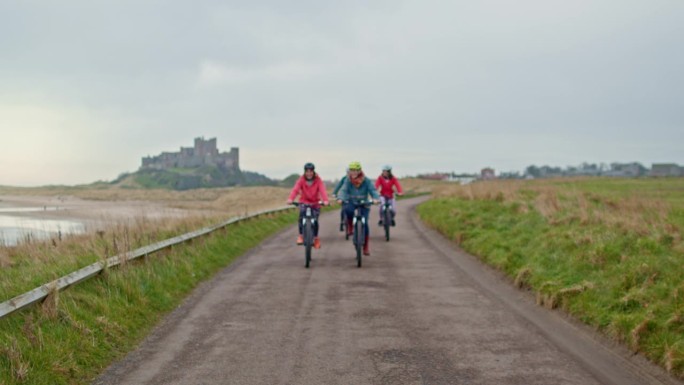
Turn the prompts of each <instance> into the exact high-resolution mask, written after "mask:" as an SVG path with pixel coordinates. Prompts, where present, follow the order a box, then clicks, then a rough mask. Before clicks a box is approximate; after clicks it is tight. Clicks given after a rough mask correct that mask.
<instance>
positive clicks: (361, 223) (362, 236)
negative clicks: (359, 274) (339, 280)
mask: <svg viewBox="0 0 684 385" xmlns="http://www.w3.org/2000/svg"><path fill="white" fill-rule="evenodd" d="M345 203H349V202H345ZM372 205H373V202H370V203H368V202H366V201H364V200H362V201H359V202H358V203H354V217H353V218H352V226H354V227H353V228H354V234H353V235H354V237H353V238H352V241H353V243H354V248H355V249H356V267H361V261H362V255H363V245H364V243H365V242H366V229H365V225H366V218H365V217H364V216H363V213H362V212H361V209H362V208H364V207H365V208H369V207H371V206H372Z"/></svg>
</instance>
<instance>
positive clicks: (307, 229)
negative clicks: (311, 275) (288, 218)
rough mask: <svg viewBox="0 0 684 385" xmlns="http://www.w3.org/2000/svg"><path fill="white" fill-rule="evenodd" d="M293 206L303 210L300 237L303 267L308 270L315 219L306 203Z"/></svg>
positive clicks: (297, 203)
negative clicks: (302, 241)
mask: <svg viewBox="0 0 684 385" xmlns="http://www.w3.org/2000/svg"><path fill="white" fill-rule="evenodd" d="M292 205H294V206H297V207H299V206H302V207H304V208H305V210H306V211H305V213H304V218H302V237H303V238H304V243H303V245H304V261H305V263H304V266H305V267H306V268H307V269H308V268H309V265H310V264H311V248H312V247H313V244H314V226H317V225H318V224H317V223H316V217H315V216H314V215H313V210H311V205H310V204H307V203H300V202H292Z"/></svg>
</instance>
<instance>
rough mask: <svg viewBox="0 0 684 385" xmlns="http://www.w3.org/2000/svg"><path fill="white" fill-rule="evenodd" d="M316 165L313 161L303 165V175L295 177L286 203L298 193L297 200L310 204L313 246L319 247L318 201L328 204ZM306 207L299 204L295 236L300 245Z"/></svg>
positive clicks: (302, 241)
mask: <svg viewBox="0 0 684 385" xmlns="http://www.w3.org/2000/svg"><path fill="white" fill-rule="evenodd" d="M315 169H316V167H315V166H314V164H313V163H311V162H309V163H307V164H305V165H304V175H302V176H301V177H300V178H299V179H297V183H295V185H294V187H293V188H292V191H291V192H290V197H289V198H287V204H288V205H289V204H292V202H293V201H294V200H295V198H296V197H297V195H299V202H300V203H306V204H309V205H311V211H312V212H313V215H314V217H315V218H316V221H314V226H313V233H314V248H316V249H320V248H321V240H320V239H319V238H318V215H319V214H320V213H321V205H320V204H319V203H318V202H319V201H323V205H328V204H329V202H328V193H327V192H326V191H325V184H324V183H323V179H321V178H320V177H319V176H318V174H317V173H316V171H315ZM305 212H306V208H304V207H303V206H299V236H298V237H297V244H298V245H301V244H303V243H304V237H303V236H302V230H303V228H302V219H303V218H304V215H305Z"/></svg>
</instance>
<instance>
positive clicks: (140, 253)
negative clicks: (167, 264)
mask: <svg viewBox="0 0 684 385" xmlns="http://www.w3.org/2000/svg"><path fill="white" fill-rule="evenodd" d="M290 209H292V206H287V207H281V208H277V209H273V210H264V211H259V212H257V213H254V214H251V215H245V216H239V217H235V218H231V219H229V220H227V221H225V222H222V223H220V224H218V225H215V226H210V227H205V228H202V229H199V230H196V231H192V232H190V233H186V234H182V235H179V236H177V237H173V238H169V239H165V240H163V241H160V242H157V243H153V244H151V245H148V246H144V247H141V248H139V249H136V250H132V251H128V252H125V253H121V254H118V255H115V256H113V257H109V258H107V259H106V260H104V261H100V262H96V263H93V264H92V265H88V266H86V267H84V268H81V269H79V270H76V271H74V272H72V273H69V274H67V275H65V276H63V277H61V278H58V279H56V280H54V281H52V282H48V283H46V284H44V285H41V286H39V287H37V288H35V289H33V290H31V291H29V292H26V293H24V294H21V295H18V296H16V297H14V298H12V299H10V300H7V301H5V302H3V303H0V319H1V318H3V317H5V316H7V315H9V314H11V313H13V312H15V311H17V310H20V309H23V308H25V307H27V306H30V305H32V304H34V303H36V302H38V301H41V300H43V299H45V298H46V297H47V296H48V295H50V293H52V292H55V291H60V290H64V289H65V288H67V287H69V286H71V285H74V284H76V283H79V282H81V281H84V280H86V279H88V278H90V277H92V276H94V275H97V274H99V273H100V272H101V271H103V270H105V269H108V268H110V267H114V266H117V265H120V264H121V263H123V262H126V261H130V260H133V259H136V258H140V257H144V256H146V255H149V254H152V253H155V252H157V251H160V250H163V249H166V248H169V247H171V246H174V245H178V244H181V243H184V242H187V241H189V240H191V239H195V238H199V237H201V236H204V235H207V234H211V233H213V232H214V231H216V230H220V229H223V228H224V227H226V226H228V225H231V224H233V223H237V222H240V221H243V220H245V219H250V218H256V217H258V216H261V215H265V214H273V213H277V212H281V211H285V210H290Z"/></svg>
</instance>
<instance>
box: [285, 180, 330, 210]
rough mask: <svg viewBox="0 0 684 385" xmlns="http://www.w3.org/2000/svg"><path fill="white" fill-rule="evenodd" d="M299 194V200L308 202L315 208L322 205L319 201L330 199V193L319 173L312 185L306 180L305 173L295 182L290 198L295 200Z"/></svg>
mask: <svg viewBox="0 0 684 385" xmlns="http://www.w3.org/2000/svg"><path fill="white" fill-rule="evenodd" d="M297 195H300V197H299V202H301V203H308V204H310V205H312V206H313V207H314V208H319V207H321V206H320V204H318V201H323V202H327V201H328V193H327V192H326V191H325V184H324V183H323V180H322V179H321V178H320V177H319V176H318V174H316V175H314V177H313V179H312V183H311V185H309V183H307V182H306V178H305V177H304V176H303V175H302V176H301V177H299V179H297V183H295V185H294V187H293V188H292V191H291V192H290V197H289V198H288V199H289V200H291V201H293V200H294V199H295V198H296V197H297Z"/></svg>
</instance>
